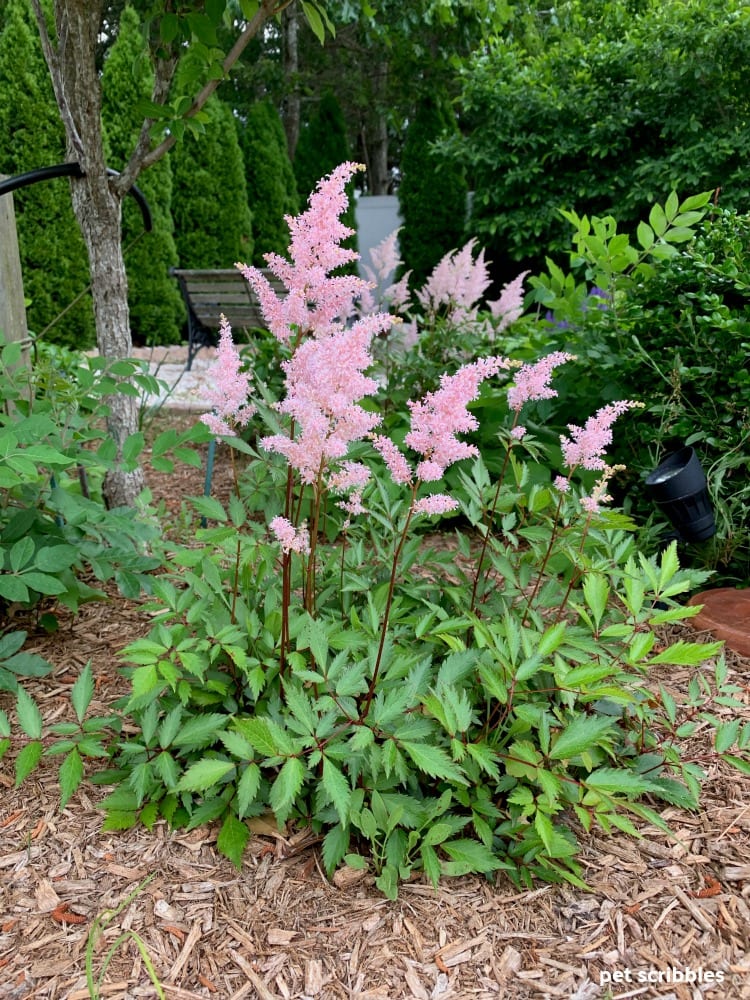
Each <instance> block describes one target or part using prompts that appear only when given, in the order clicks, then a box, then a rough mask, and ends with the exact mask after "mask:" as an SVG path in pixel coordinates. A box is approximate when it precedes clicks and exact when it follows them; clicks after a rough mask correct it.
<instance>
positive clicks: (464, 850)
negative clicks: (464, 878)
mask: <svg viewBox="0 0 750 1000" xmlns="http://www.w3.org/2000/svg"><path fill="white" fill-rule="evenodd" d="M441 849H442V850H443V851H445V853H446V854H447V855H448V856H449V857H450V858H451V859H452V861H453V862H454V863H455V864H454V866H453V867H452V868H451V869H449V870H450V872H451V874H453V875H459V874H462V875H468V874H469V873H470V872H473V873H476V874H486V873H487V872H494V871H497V869H498V868H507V867H509V866H508V865H506V864H504V862H502V861H500V860H499V859H498V858H496V857H495V855H494V854H493V853H492V851H490V850H489V849H488V848H487V847H485V846H484V844H480V843H479V841H478V840H468V839H465V840H449V841H446V842H445V843H444V844H441Z"/></svg>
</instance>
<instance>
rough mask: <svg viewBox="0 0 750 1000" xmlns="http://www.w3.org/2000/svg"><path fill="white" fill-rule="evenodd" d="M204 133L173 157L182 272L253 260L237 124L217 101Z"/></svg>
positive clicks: (189, 136) (188, 135) (187, 139)
mask: <svg viewBox="0 0 750 1000" xmlns="http://www.w3.org/2000/svg"><path fill="white" fill-rule="evenodd" d="M204 112H205V114H204V121H203V123H202V126H201V128H202V130H201V131H198V132H197V134H193V133H192V132H190V131H186V132H185V135H184V137H183V139H182V141H181V142H180V143H179V144H178V145H177V148H176V149H175V150H174V151H173V152H172V154H171V160H172V178H173V187H172V218H173V220H174V238H175V243H176V245H177V254H178V257H179V261H180V267H187V268H212V267H217V268H227V267H233V266H234V263H235V262H236V261H238V260H249V259H251V258H252V255H253V234H252V216H251V212H250V208H249V206H248V201H247V186H246V182H245V167H244V163H243V159H242V151H241V149H240V144H239V139H238V136H237V123H236V121H235V118H234V115H233V114H232V111H231V109H230V108H229V107H228V106H227V105H226V104H224V102H223V101H222V100H221V99H220V98H219V97H218V96H216V95H214V96H213V97H211V98H210V100H209V101H208V103H207V104H206V106H205V108H204Z"/></svg>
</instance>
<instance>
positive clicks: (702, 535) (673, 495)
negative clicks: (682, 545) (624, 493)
mask: <svg viewBox="0 0 750 1000" xmlns="http://www.w3.org/2000/svg"><path fill="white" fill-rule="evenodd" d="M646 489H647V490H648V492H649V494H650V495H651V498H652V500H653V501H654V502H655V503H656V504H657V505H658V506H659V507H660V508H661V510H662V511H663V512H664V513H665V514H666V515H667V517H668V518H669V520H670V521H671V522H672V525H673V527H674V529H675V531H676V532H677V536H678V540H679V541H682V542H704V541H705V540H706V539H707V538H711V537H712V536H713V535H715V534H716V521H715V519H714V509H713V507H712V505H711V500H710V498H709V495H708V484H707V482H706V474H705V473H704V471H703V468H702V467H701V463H700V461H699V459H698V456H697V455H696V454H695V451H694V450H693V449H692V448H690V447H688V446H687V445H686V446H685V447H684V448H680V449H679V450H678V451H674V452H672V454H670V455H667V457H666V458H665V459H664V460H663V461H662V462H661V463H660V464H659V465H658V466H657V467H656V468H655V469H654V471H653V472H652V473H650V474H649V475H648V476H647V477H646Z"/></svg>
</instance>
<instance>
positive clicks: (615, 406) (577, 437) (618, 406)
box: [560, 399, 643, 469]
mask: <svg viewBox="0 0 750 1000" xmlns="http://www.w3.org/2000/svg"><path fill="white" fill-rule="evenodd" d="M642 405H643V404H642V403H636V402H633V400H630V399H621V400H618V401H617V402H615V403H608V404H607V405H606V406H603V407H602V408H601V409H600V410H598V411H597V412H596V413H595V414H594V416H593V417H589V419H588V420H587V421H586V424H585V426H583V427H578V426H576V425H575V424H568V430H569V431H570V437H565V436H564V435H562V434H561V435H560V445H561V447H562V453H563V457H564V459H565V464H566V465H567V466H568V468H569V469H574V468H577V467H578V466H581V467H582V468H584V469H606V468H607V463H606V462H605V461H604V458H603V457H602V456H603V455H604V450H605V448H607V446H608V445H610V444H611V443H612V424H613V423H614V422H615V420H617V418H618V417H619V416H621V415H622V414H623V413H625V412H626V411H627V410H629V409H631V408H632V407H634V406H642Z"/></svg>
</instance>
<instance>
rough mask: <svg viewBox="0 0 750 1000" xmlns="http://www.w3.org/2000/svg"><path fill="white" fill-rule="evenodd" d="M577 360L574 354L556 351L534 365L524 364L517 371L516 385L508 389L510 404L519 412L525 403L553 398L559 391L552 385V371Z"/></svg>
mask: <svg viewBox="0 0 750 1000" xmlns="http://www.w3.org/2000/svg"><path fill="white" fill-rule="evenodd" d="M573 360H575V355H574V354H568V353H567V352H565V351H554V352H553V353H552V354H548V355H547V356H546V357H544V358H541V360H539V361H537V362H536V363H535V364H533V365H522V366H521V367H520V368H519V370H518V371H517V372H516V379H515V385H512V386H511V387H510V389H508V406H509V407H510V408H511V410H515V411H516V413H519V412H520V410H521V407H522V406H523V404H524V403H529V402H531V401H532V400H537V399H553V398H554V397H555V396H556V395H557V393H556V392H555V390H554V389H552V388H551V387H550V384H549V382H550V379H551V378H552V372H553V371H554V370H555V368H557V367H558V365H562V364H564V363H565V362H566V361H573Z"/></svg>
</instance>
